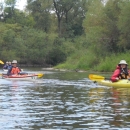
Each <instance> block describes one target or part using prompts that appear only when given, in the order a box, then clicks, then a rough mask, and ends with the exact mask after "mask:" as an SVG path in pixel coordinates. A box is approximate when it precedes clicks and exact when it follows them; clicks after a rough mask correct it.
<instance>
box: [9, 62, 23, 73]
mask: <svg viewBox="0 0 130 130" xmlns="http://www.w3.org/2000/svg"><path fill="white" fill-rule="evenodd" d="M20 72H21V69H20V68H19V67H17V60H13V61H12V67H11V68H9V70H8V72H7V75H13V74H19V73H20Z"/></svg>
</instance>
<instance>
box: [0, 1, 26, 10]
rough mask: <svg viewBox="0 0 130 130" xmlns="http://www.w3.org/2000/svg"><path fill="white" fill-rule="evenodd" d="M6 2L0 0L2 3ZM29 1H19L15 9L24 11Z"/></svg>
mask: <svg viewBox="0 0 130 130" xmlns="http://www.w3.org/2000/svg"><path fill="white" fill-rule="evenodd" d="M1 2H4V0H0V3H1ZM26 3H27V0H17V3H16V6H15V8H18V9H20V10H24V8H25V6H26Z"/></svg>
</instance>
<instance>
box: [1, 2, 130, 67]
mask: <svg viewBox="0 0 130 130" xmlns="http://www.w3.org/2000/svg"><path fill="white" fill-rule="evenodd" d="M16 2H17V1H16V0H5V1H4V2H2V3H0V56H1V59H2V60H4V61H6V60H8V59H10V60H13V59H17V60H18V61H19V63H21V64H38V65H45V66H47V65H52V66H55V65H57V64H59V63H64V62H66V61H69V60H70V59H71V62H72V60H74V58H75V59H79V63H78V64H88V67H89V66H92V65H95V64H99V62H100V60H99V59H103V58H105V57H106V56H109V55H111V54H112V53H124V52H126V51H127V50H129V49H130V44H129V37H130V33H129V31H130V29H129V28H130V22H129V21H130V17H129V10H130V1H129V0H123V1H122V0H107V1H106V0H71V1H70V0H27V6H26V8H25V10H23V11H21V10H19V9H17V8H15V7H16ZM77 57H78V58H77ZM79 57H80V58H79ZM83 57H86V58H85V60H84V59H83ZM97 57H98V58H97ZM72 64H73V62H72Z"/></svg>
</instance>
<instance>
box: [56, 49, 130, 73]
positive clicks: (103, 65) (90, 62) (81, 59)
mask: <svg viewBox="0 0 130 130" xmlns="http://www.w3.org/2000/svg"><path fill="white" fill-rule="evenodd" d="M129 57H130V51H128V52H126V53H120V54H111V55H109V56H107V57H98V56H96V55H95V54H94V53H92V52H91V51H87V50H82V51H77V52H76V53H74V54H73V55H71V56H70V57H69V58H68V59H67V61H66V62H65V63H62V64H59V65H57V66H55V68H59V69H70V70H75V69H79V70H94V71H100V72H112V71H114V70H115V68H116V66H117V64H118V63H119V62H120V60H126V62H127V63H128V65H130V58H129ZM128 67H129V66H128Z"/></svg>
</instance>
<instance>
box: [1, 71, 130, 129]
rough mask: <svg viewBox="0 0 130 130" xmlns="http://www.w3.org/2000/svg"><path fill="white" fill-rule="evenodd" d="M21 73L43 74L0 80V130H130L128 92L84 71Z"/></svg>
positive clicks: (129, 99) (129, 100)
mask: <svg viewBox="0 0 130 130" xmlns="http://www.w3.org/2000/svg"><path fill="white" fill-rule="evenodd" d="M24 70H25V71H27V72H35V73H44V74H45V75H44V77H43V78H42V79H38V80H31V81H30V80H29V81H18V80H17V81H10V80H5V79H0V130H49V129H50V130H55V129H57V130H130V89H128V88H125V89H123V88H120V89H119V88H118V89H116V88H111V87H106V86H100V85H97V84H95V83H93V82H92V81H90V80H89V79H88V78H87V77H88V75H89V73H86V72H82V73H81V72H60V71H44V70H42V69H41V68H38V69H32V70H31V69H30V70H29V69H24ZM0 72H1V73H2V69H1V70H0Z"/></svg>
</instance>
